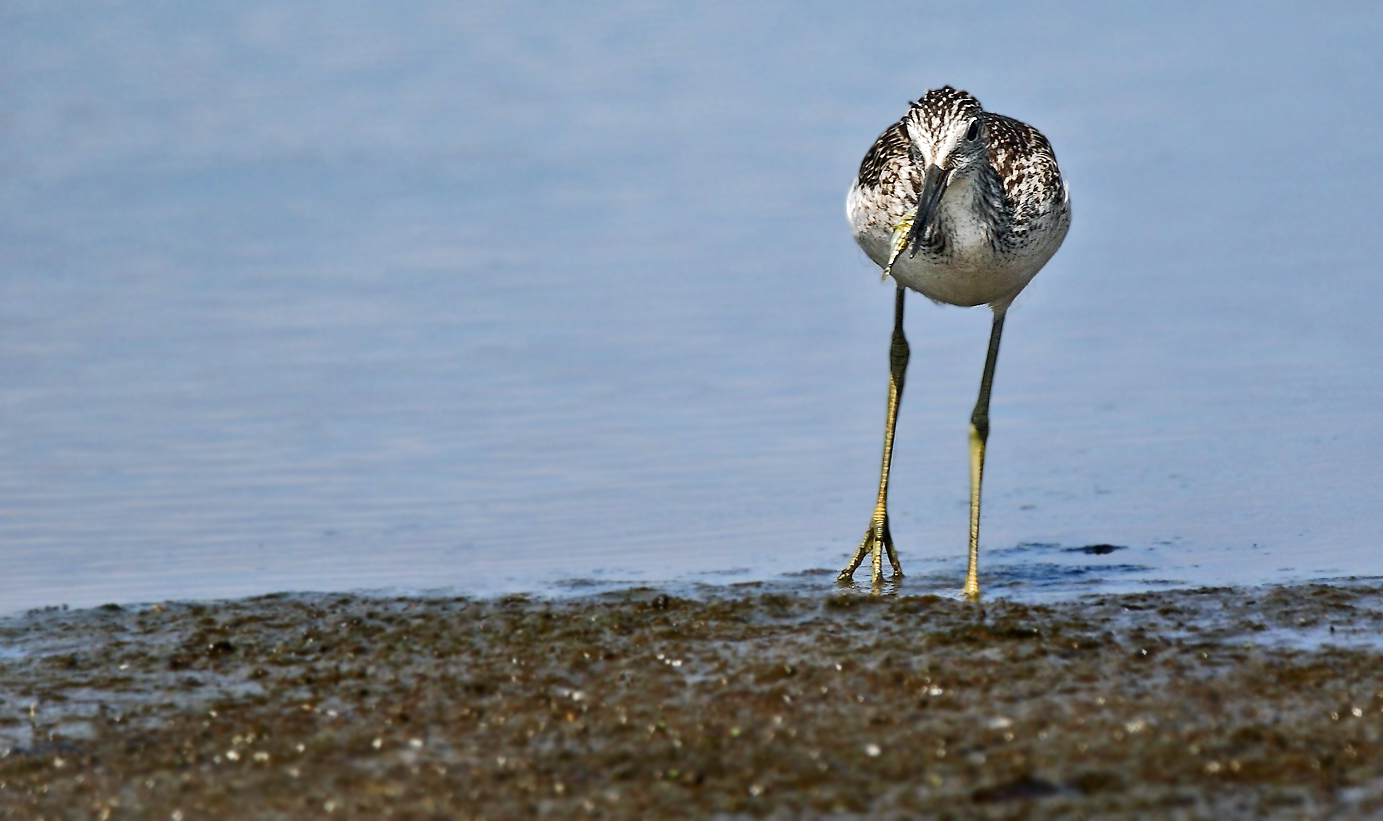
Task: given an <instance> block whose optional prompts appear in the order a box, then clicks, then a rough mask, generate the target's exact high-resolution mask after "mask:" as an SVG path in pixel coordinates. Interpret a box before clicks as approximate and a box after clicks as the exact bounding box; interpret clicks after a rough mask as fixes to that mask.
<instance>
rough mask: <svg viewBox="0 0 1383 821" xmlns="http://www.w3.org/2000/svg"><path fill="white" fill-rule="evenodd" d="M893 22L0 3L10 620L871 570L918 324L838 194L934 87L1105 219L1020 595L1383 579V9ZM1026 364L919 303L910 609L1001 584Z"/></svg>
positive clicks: (957, 316) (1011, 576)
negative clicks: (884, 279) (969, 104)
mask: <svg viewBox="0 0 1383 821" xmlns="http://www.w3.org/2000/svg"><path fill="white" fill-rule="evenodd" d="M899 11H900V8H899V6H898V5H897V4H888V3H880V4H872V5H871V4H864V5H860V4H854V5H852V6H850V7H849V8H848V9H846V8H845V7H836V6H833V5H829V4H821V5H820V7H817V8H808V7H804V6H801V5H800V4H781V5H776V6H775V5H773V4H763V5H759V6H756V7H755V9H754V10H749V9H743V8H740V7H739V6H737V5H735V4H694V5H693V6H686V5H685V4H666V5H661V6H650V5H648V4H642V3H640V4H633V3H630V4H606V5H603V6H599V7H591V8H580V9H575V8H574V7H573V9H571V10H569V9H566V8H560V7H547V6H544V5H540V4H494V7H493V8H488V9H486V8H470V9H461V8H457V7H455V4H451V3H442V2H417V3H411V4H396V5H388V6H380V5H379V4H371V3H363V2H356V1H355V0H347V2H337V3H332V4H329V5H325V6H324V5H321V4H318V3H308V2H298V1H297V0H275V2H263V1H261V0H249V1H248V2H236V3H229V2H204V3H198V4H194V5H192V6H187V7H181V6H176V7H175V6H172V5H168V4H162V3H134V2H105V3H82V2H70V3H69V2H57V1H56V0H43V2H26V1H25V0H18V1H17V2H9V3H7V4H5V5H4V7H3V8H0V559H3V563H4V569H3V573H0V611H4V612H8V611H13V610H17V609H20V608H24V607H31V606H37V605H47V604H58V603H68V604H71V605H74V606H78V605H91V604H98V603H101V602H105V601H140V600H151V599H159V598H169V597H177V598H187V597H195V598H204V597H224V596H238V595H245V594H253V593H264V592H270V591H276V590H342V589H360V588H364V589H382V588H398V589H407V590H416V589H451V590H456V591H461V592H468V593H493V592H499V591H507V590H549V589H554V585H556V586H557V588H556V589H560V587H561V586H562V585H567V586H570V585H571V584H572V583H573V580H576V581H577V582H578V585H577V586H578V587H579V582H581V581H582V580H587V581H591V582H594V583H615V582H625V581H643V582H665V581H669V580H705V581H712V582H714V581H718V580H725V581H736V580H745V579H760V578H769V577H775V576H778V575H781V574H788V573H794V572H800V571H804V570H809V569H812V568H830V569H835V568H838V567H839V566H840V565H841V564H843V562H844V560H845V558H846V556H847V554H848V553H849V552H850V551H851V550H852V549H853V547H854V545H855V543H856V542H857V540H858V539H859V537H860V535H861V534H862V533H863V530H864V527H865V525H866V522H867V519H868V516H869V514H870V510H871V506H872V503H873V495H874V492H875V483H876V482H877V469H878V456H879V447H880V439H881V427H882V422H883V413H884V399H885V395H886V385H887V346H888V336H889V332H890V323H891V311H892V288H891V286H889V285H886V284H881V283H880V282H879V277H878V272H877V269H876V268H875V267H874V266H873V265H872V264H870V263H869V262H868V261H867V260H866V259H865V257H864V256H863V254H862V253H860V252H859V251H858V250H856V248H855V247H854V245H853V243H852V241H851V239H850V236H849V232H848V229H847V227H846V224H845V220H844V215H843V199H844V194H845V190H846V188H847V186H848V185H849V182H850V179H851V177H852V176H853V174H854V171H855V168H856V166H857V164H858V162H859V159H860V157H861V155H862V154H863V152H864V150H865V149H866V148H867V147H868V146H869V144H870V142H871V141H872V140H873V138H874V137H875V136H876V135H877V134H878V133H879V131H881V130H882V129H883V128H884V127H885V126H886V125H887V124H888V123H890V122H891V121H892V120H894V119H896V118H897V117H898V116H899V115H900V114H901V113H902V112H903V111H904V109H905V107H906V104H907V101H908V100H910V99H912V98H914V97H916V96H918V95H920V94H921V93H922V92H923V91H925V90H926V89H927V88H929V87H932V86H937V85H941V84H943V83H953V84H956V85H959V86H961V87H964V88H967V89H968V90H970V91H972V92H973V93H975V94H976V95H977V96H978V97H979V98H980V99H981V100H982V101H983V102H984V103H985V105H986V106H987V107H988V108H990V109H992V110H995V111H999V112H1001V113H1005V114H1009V115H1011V116H1016V117H1019V118H1020V119H1024V120H1028V121H1030V122H1032V123H1034V124H1036V125H1037V126H1038V127H1039V128H1041V129H1042V130H1043V131H1044V132H1045V133H1046V134H1047V135H1048V136H1049V137H1050V138H1051V140H1052V142H1053V144H1054V145H1055V146H1056V150H1057V154H1058V156H1059V157H1060V159H1061V161H1062V165H1063V168H1064V169H1065V172H1066V175H1067V177H1068V179H1069V181H1070V185H1071V190H1072V196H1073V200H1074V206H1075V223H1074V226H1073V228H1072V231H1071V234H1070V236H1069V238H1068V239H1067V241H1066V245H1065V247H1064V248H1063V249H1062V250H1061V252H1060V253H1059V254H1058V255H1057V256H1056V257H1055V259H1054V260H1053V261H1052V263H1051V264H1049V265H1048V267H1047V269H1046V270H1045V271H1044V272H1043V273H1042V275H1041V276H1039V277H1038V279H1037V280H1036V281H1035V282H1034V283H1033V285H1032V286H1031V287H1030V288H1029V291H1028V293H1027V294H1025V295H1024V296H1023V297H1022V298H1021V299H1020V301H1019V303H1018V305H1017V307H1016V308H1015V309H1014V311H1013V312H1011V313H1010V318H1009V322H1008V326H1007V333H1006V335H1005V343H1004V350H1003V356H1002V358H1001V362H1000V365H999V372H998V377H997V380H996V388H995V390H996V393H995V398H994V404H993V408H992V419H993V424H994V429H993V431H994V432H993V435H992V437H991V440H990V461H989V469H988V470H987V472H986V507H985V516H986V518H985V523H984V533H983V544H984V552H983V555H982V565H981V570H982V573H984V574H985V577H986V578H985V580H986V581H987V582H988V583H989V584H990V590H991V591H993V592H995V593H1000V594H1004V595H1014V596H1024V595H1071V594H1075V593H1079V592H1081V591H1085V590H1091V589H1100V590H1104V589H1140V588H1146V587H1160V586H1165V585H1199V584H1231V583H1237V584H1254V583H1261V582H1270V581H1293V580H1303V579H1317V578H1331V577H1339V576H1345V575H1380V574H1383V551H1381V550H1380V547H1381V546H1383V545H1381V544H1380V531H1383V504H1380V502H1383V498H1380V496H1383V493H1380V491H1381V490H1383V481H1380V474H1383V469H1381V468H1380V459H1383V433H1380V420H1383V356H1380V352H1383V323H1380V320H1379V314H1380V311H1379V309H1380V307H1383V304H1381V303H1383V297H1380V293H1381V291H1380V288H1379V287H1378V282H1379V276H1380V251H1383V239H1380V237H1383V232H1380V230H1379V227H1378V211H1377V191H1378V190H1380V188H1383V171H1380V168H1383V164H1380V159H1383V148H1380V146H1383V108H1380V107H1379V106H1378V105H1377V101H1378V100H1380V99H1383V57H1381V56H1380V55H1383V49H1379V47H1378V43H1379V42H1381V41H1383V11H1379V9H1378V7H1377V6H1376V5H1374V4H1370V3H1355V4H1351V3H1335V4H1329V5H1326V6H1311V7H1308V6H1304V5H1303V6H1299V7H1296V8H1295V9H1287V10H1268V9H1267V8H1265V9H1264V10H1262V11H1261V12H1260V13H1257V14H1256V15H1255V16H1254V17H1253V19H1249V20H1246V19H1245V18H1244V16H1243V14H1242V13H1241V9H1239V8H1238V7H1228V6H1227V7H1224V8H1223V9H1219V8H1215V7H1205V6H1203V5H1200V4H1176V3H1173V4H1170V5H1167V4H1163V5H1161V6H1158V7H1157V8H1152V7H1141V6H1140V7H1137V8H1134V7H1132V6H1123V7H1119V8H1118V9H1114V8H1111V9H1102V10H1097V11H1092V10H1091V9H1090V8H1089V7H1088V6H1087V5H1085V4H1074V3H1073V4H1065V5H1063V4H1054V5H1052V6H1044V7H1041V8H1036V7H1034V8H1027V9H1014V8H1012V7H1009V6H1001V5H989V4H970V5H967V6H965V7H964V8H959V7H955V6H954V5H953V4H952V5H943V6H941V7H939V8H935V9H928V8H926V7H925V6H919V7H917V9H916V12H915V14H916V19H915V20H908V21H900V22H899V23H898V25H896V26H894V25H881V23H880V21H881V20H886V19H888V18H889V17H890V16H891V15H892V16H896V15H897V14H899ZM910 25H916V26H917V27H918V30H919V31H925V32H926V36H916V35H912V34H909V35H908V36H906V37H902V36H896V37H895V36H893V35H894V34H901V33H902V32H903V31H905V30H906V27H907V26H910ZM988 330H989V322H988V317H987V314H986V312H984V311H983V310H969V311H966V310H961V309H956V308H940V307H935V306H932V305H930V304H929V303H927V302H926V301H925V300H923V299H921V298H920V297H916V296H914V297H913V298H912V300H911V302H910V309H909V315H908V333H909V336H910V338H911V341H912V345H913V358H912V369H911V371H910V373H909V382H908V392H907V396H906V399H905V401H904V404H903V409H902V414H901V418H900V422H899V436H900V439H899V442H898V447H897V451H896V455H895V473H894V484H893V507H892V509H893V516H894V522H893V532H894V534H895V538H896V540H897V542H898V544H899V546H900V549H901V552H902V559H903V562H904V566H905V567H906V568H907V569H908V570H909V571H910V574H911V575H910V577H909V581H908V589H910V590H916V591H927V590H939V589H947V588H955V587H958V586H959V584H960V582H961V577H962V574H963V569H964V549H965V534H966V516H967V512H966V510H967V508H966V505H967V501H966V493H967V489H966V482H967V478H966V470H967V467H966V425H967V419H968V414H969V410H970V406H971V405H972V404H973V402H974V393H975V389H976V387H977V385H978V380H979V373H980V366H981V364H982V361H983V356H984V346H985V340H986V338H987V334H988ZM1095 544H1112V545H1116V546H1119V547H1120V548H1123V549H1121V550H1117V551H1113V552H1100V551H1081V550H1080V548H1083V547H1086V546H1090V545H1095Z"/></svg>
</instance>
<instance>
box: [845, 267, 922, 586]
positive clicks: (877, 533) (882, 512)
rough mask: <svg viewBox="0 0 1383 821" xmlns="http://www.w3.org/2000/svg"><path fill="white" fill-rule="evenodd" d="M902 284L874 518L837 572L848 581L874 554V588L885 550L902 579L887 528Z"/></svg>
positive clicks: (904, 360)
mask: <svg viewBox="0 0 1383 821" xmlns="http://www.w3.org/2000/svg"><path fill="white" fill-rule="evenodd" d="M903 296H904V290H903V286H901V285H899V286H898V293H897V296H896V298H895V302H894V308H893V344H892V345H890V346H889V351H888V364H889V371H888V418H887V419H886V420H885V422H884V459H883V467H882V469H881V470H880V471H879V501H878V503H877V504H876V505H875V506H874V518H873V520H871V521H870V523H869V529H868V530H866V531H865V533H864V539H862V540H861V541H860V546H859V548H858V549H857V550H856V551H855V558H853V559H851V560H850V564H848V565H846V567H845V569H844V570H842V571H840V575H839V576H838V577H837V579H838V580H839V581H848V580H849V579H851V578H853V577H854V575H855V569H856V568H858V567H859V566H860V563H861V562H863V561H864V557H865V555H866V554H870V553H872V554H873V572H872V573H871V576H870V579H871V582H872V583H873V585H874V586H875V587H876V588H877V587H879V586H881V585H882V584H883V577H884V567H883V564H884V560H883V554H884V552H885V551H886V552H887V553H888V561H889V564H891V565H893V576H894V578H901V577H902V575H903V567H902V565H900V564H898V554H897V553H896V552H894V550H893V534H891V533H889V530H888V469H889V466H890V465H891V464H892V463H893V429H894V427H895V425H896V424H897V422H898V403H899V402H901V401H902V399H903V377H904V375H905V374H906V373H907V370H908V356H909V350H908V339H907V337H906V336H904V335H903Z"/></svg>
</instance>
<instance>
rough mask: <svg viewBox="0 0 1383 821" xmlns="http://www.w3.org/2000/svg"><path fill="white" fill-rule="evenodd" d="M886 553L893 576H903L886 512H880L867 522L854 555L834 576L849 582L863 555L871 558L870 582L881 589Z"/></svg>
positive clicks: (838, 579)
mask: <svg viewBox="0 0 1383 821" xmlns="http://www.w3.org/2000/svg"><path fill="white" fill-rule="evenodd" d="M885 554H887V555H888V562H889V564H891V565H892V566H893V578H894V580H895V581H896V580H898V579H901V578H903V566H902V565H901V564H899V563H898V553H897V552H896V551H895V550H894V549H893V534H892V533H890V532H889V529H888V514H887V513H882V514H878V515H876V516H875V517H874V521H872V522H870V523H869V529H868V530H866V531H865V532H864V538H863V539H861V540H860V546H859V547H858V548H856V550H855V557H854V558H853V559H851V560H850V563H849V564H848V565H846V566H845V569H844V570H842V571H840V575H838V576H836V581H838V582H851V581H853V580H854V578H855V570H856V569H857V568H859V566H860V565H861V564H863V563H864V557H865V556H871V557H872V558H873V562H872V567H871V569H870V582H871V583H872V585H873V587H874V589H875V591H879V590H882V589H883V583H884V567H883V565H884V562H883V558H884V555H885Z"/></svg>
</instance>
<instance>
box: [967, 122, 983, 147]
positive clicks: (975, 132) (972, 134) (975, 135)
mask: <svg viewBox="0 0 1383 821" xmlns="http://www.w3.org/2000/svg"><path fill="white" fill-rule="evenodd" d="M979 138H980V120H979V118H978V117H977V118H975V119H974V120H972V121H971V123H970V130H969V131H966V132H965V139H967V140H970V141H971V142H974V141H975V140H978V139H979Z"/></svg>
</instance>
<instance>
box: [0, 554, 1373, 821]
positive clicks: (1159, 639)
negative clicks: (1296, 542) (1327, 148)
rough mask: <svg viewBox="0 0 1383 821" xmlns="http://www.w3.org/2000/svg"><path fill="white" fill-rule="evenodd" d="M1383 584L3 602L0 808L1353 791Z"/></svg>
mask: <svg viewBox="0 0 1383 821" xmlns="http://www.w3.org/2000/svg"><path fill="white" fill-rule="evenodd" d="M1380 636H1383V587H1380V586H1379V585H1378V583H1377V581H1376V580H1367V581H1354V582H1348V583H1342V584H1340V585H1334V586H1327V585H1305V586H1295V587H1274V588H1257V589H1247V590H1233V589H1223V588H1221V589H1201V590H1185V591H1173V592H1165V593H1143V594H1134V595H1122V596H1105V597H1099V598H1090V599H1087V600H1083V601H1076V602H1066V603H1059V604H1053V605H1034V604H1020V603H1013V602H1005V601H990V602H985V603H982V604H979V605H976V604H971V603H967V602H964V601H958V600H955V599H950V598H943V597H937V596H931V595H920V596H919V595H903V594H895V595H882V596H871V595H866V594H863V593H860V592H858V591H852V590H838V589H836V588H834V587H832V586H831V585H830V584H828V583H827V582H826V581H825V580H824V579H823V578H821V577H806V578H805V579H804V580H803V581H802V582H801V583H800V584H790V585H775V584H752V585H740V586H734V587H730V588H719V589H700V590H691V591H689V590H686V589H680V590H669V591H660V590H655V589H633V590H626V591H621V592H616V593H606V594H601V595H594V596H590V597H585V598H566V599H558V600H544V599H530V598H526V597H511V598H505V599H499V600H472V599H464V598H463V599H456V598H448V599H440V598H370V597H363V596H355V595H304V596H268V597H262V598H254V599H248V600H243V601H234V602H220V603H208V604H189V603H168V604H163V605H154V606H146V607H139V608H120V607H115V606H107V607H104V608H97V609H94V610H87V611H65V610H45V611H35V612H31V613H28V614H26V615H23V616H18V617H13V618H9V619H4V620H0V818H23V819H34V818H45V819H67V818H73V819H76V818H82V819H86V818H98V819H99V818H140V819H146V818H148V819H188V821H191V819H203V818H250V817H253V818H262V819H274V818H282V819H298V818H327V817H333V818H362V819H365V818H439V819H441V818H492V819H498V818H525V817H554V818H568V817H583V816H591V817H601V818H660V817H662V818H668V817H724V818H735V817H746V818H763V817H770V818H798V817H820V816H831V817H847V818H848V817H870V818H879V817H882V818H888V817H936V818H1081V817H1109V816H1121V817H1139V816H1141V817H1148V818H1204V817H1216V818H1227V817H1243V818H1318V817H1325V816H1330V817H1340V818H1365V817H1371V816H1373V817H1376V816H1378V815H1380V814H1383V640H1380Z"/></svg>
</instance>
